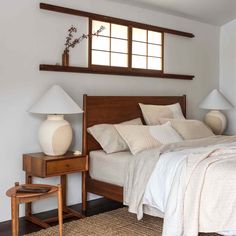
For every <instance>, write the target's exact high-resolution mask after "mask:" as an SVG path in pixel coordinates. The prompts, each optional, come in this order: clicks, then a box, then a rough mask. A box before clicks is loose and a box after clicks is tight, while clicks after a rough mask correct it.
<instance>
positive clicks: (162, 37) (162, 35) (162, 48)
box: [161, 32, 164, 72]
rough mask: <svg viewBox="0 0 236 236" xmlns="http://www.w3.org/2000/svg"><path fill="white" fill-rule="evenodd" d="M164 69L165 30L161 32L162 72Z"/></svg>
mask: <svg viewBox="0 0 236 236" xmlns="http://www.w3.org/2000/svg"><path fill="white" fill-rule="evenodd" d="M163 71H164V32H162V33H161V72H163Z"/></svg>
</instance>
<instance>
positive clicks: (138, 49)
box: [132, 42, 147, 56]
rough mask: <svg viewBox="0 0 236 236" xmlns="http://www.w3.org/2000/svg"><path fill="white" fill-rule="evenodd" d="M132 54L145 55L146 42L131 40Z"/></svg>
mask: <svg viewBox="0 0 236 236" xmlns="http://www.w3.org/2000/svg"><path fill="white" fill-rule="evenodd" d="M132 54H140V55H144V56H146V55H147V44H146V43H139V42H132Z"/></svg>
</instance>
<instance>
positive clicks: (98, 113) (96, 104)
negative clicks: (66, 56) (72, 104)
mask: <svg viewBox="0 0 236 236" xmlns="http://www.w3.org/2000/svg"><path fill="white" fill-rule="evenodd" d="M83 102H84V104H83V109H84V119H83V141H84V142H83V153H86V154H87V155H88V156H89V155H90V152H91V151H94V150H100V149H101V147H100V145H99V144H98V143H97V142H96V140H95V139H94V138H93V137H92V136H91V135H90V134H88V133H87V128H88V127H91V126H93V125H96V124H102V123H108V124H116V123H120V122H123V121H126V120H131V119H135V118H137V117H140V118H142V113H141V110H140V108H139V106H138V103H143V104H154V105H170V104H174V103H179V104H180V106H181V108H182V112H183V114H184V116H186V95H183V96H87V95H84V98H83ZM86 186H87V190H86V191H87V192H90V193H94V194H97V195H100V196H103V197H106V198H108V199H112V200H115V201H119V202H123V187H122V186H119V185H115V184H112V183H108V182H104V181H101V180H97V179H93V178H91V176H90V174H88V176H87V179H86Z"/></svg>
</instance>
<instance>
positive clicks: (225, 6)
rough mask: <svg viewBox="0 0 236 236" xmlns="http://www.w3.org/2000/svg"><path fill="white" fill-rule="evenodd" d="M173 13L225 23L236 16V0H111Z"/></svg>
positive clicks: (220, 23)
mask: <svg viewBox="0 0 236 236" xmlns="http://www.w3.org/2000/svg"><path fill="white" fill-rule="evenodd" d="M111 1H114V2H120V3H125V4H128V5H133V6H139V7H143V8H147V9H152V10H157V11H161V12H165V13H168V14H172V15H177V16H182V17H185V18H189V19H193V20H197V21H201V22H205V23H209V24H213V25H218V26H221V25H224V24H225V23H227V22H229V21H231V20H233V19H235V18H236V0H111Z"/></svg>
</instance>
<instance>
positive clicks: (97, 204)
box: [0, 198, 122, 236]
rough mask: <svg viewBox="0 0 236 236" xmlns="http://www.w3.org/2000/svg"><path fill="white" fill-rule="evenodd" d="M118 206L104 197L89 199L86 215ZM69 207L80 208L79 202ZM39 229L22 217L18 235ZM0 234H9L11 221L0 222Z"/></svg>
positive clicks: (118, 206)
mask: <svg viewBox="0 0 236 236" xmlns="http://www.w3.org/2000/svg"><path fill="white" fill-rule="evenodd" d="M120 207H122V204H121V203H119V202H115V201H111V200H108V199H104V198H102V199H97V200H93V201H89V202H88V208H87V209H88V210H87V216H92V215H96V214H98V213H102V212H106V211H110V210H115V209H118V208H120ZM71 208H73V209H74V210H80V209H81V204H77V205H73V206H71ZM56 215H57V210H53V211H48V212H43V213H39V214H37V216H39V217H40V218H47V217H51V216H56ZM73 219H77V218H72V219H70V220H73ZM70 220H66V221H64V222H68V221H70ZM41 229H42V228H41V227H39V226H37V225H34V224H32V223H30V222H28V221H26V220H25V219H24V217H22V218H21V219H20V235H24V234H29V233H32V232H36V231H38V230H41ZM0 235H1V236H11V221H6V222H2V223H0Z"/></svg>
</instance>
